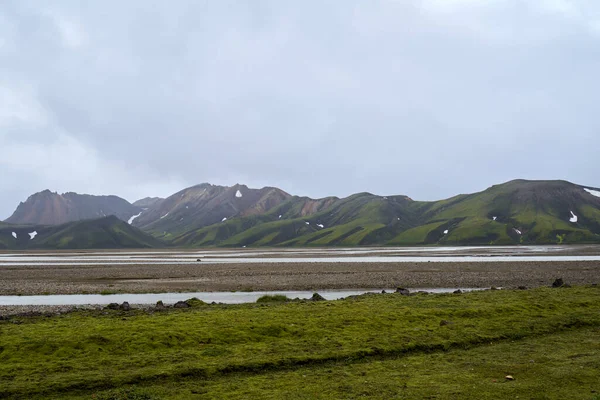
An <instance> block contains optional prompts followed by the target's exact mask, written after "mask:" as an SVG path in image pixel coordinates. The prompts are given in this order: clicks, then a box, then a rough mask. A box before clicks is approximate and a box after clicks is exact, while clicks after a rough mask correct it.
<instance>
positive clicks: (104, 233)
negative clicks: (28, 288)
mask: <svg viewBox="0 0 600 400" xmlns="http://www.w3.org/2000/svg"><path fill="white" fill-rule="evenodd" d="M162 246H163V243H162V242H160V241H159V240H157V239H155V238H153V237H152V236H150V235H148V234H146V233H144V232H142V231H140V230H139V229H137V228H134V227H132V226H130V225H129V224H127V223H126V222H123V221H121V220H120V219H118V218H117V217H115V216H108V217H103V218H99V219H93V220H84V221H76V222H69V223H66V224H62V225H57V226H53V225H10V224H2V225H0V250H2V249H3V250H15V249H18V250H24V249H115V248H154V247H162Z"/></svg>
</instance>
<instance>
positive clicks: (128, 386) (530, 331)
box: [0, 287, 600, 399]
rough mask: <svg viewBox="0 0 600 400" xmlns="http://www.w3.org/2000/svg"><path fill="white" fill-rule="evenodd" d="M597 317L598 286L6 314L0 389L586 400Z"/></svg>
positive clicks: (54, 394)
mask: <svg viewBox="0 0 600 400" xmlns="http://www.w3.org/2000/svg"><path fill="white" fill-rule="evenodd" d="M599 327H600V289H598V288H595V287H588V288H582V287H580V288H568V289H567V288H562V289H536V290H529V291H487V292H476V293H466V294H452V295H435V296H432V295H419V296H413V297H406V296H400V295H396V294H389V295H376V296H363V297H360V298H357V299H350V300H344V301H335V302H307V303H283V304H279V303H272V304H253V305H240V306H200V307H197V308H193V309H187V310H180V311H167V312H154V313H152V314H148V313H145V312H137V313H132V312H129V313H126V312H117V311H114V312H113V311H111V312H106V313H98V312H91V313H85V312H78V313H72V314H66V315H62V316H54V317H35V318H17V319H14V318H13V319H10V320H8V321H1V322H0V397H3V396H4V397H14V398H18V397H22V398H35V397H38V398H63V397H73V398H77V397H82V398H93V397H92V396H96V398H136V397H137V398H154V399H161V398H244V397H246V398H248V397H254V398H256V397H261V398H269V397H270V398H282V397H286V398H315V397H320V398H356V397H361V396H369V397H379V398H390V397H392V398H393V397H412V398H422V397H423V396H434V395H435V396H438V398H453V397H455V398H465V397H469V396H472V397H471V398H486V397H485V396H487V397H488V398H498V395H497V394H498V393H503V395H506V396H508V397H511V398H512V397H514V396H515V395H519V393H522V394H523V396H529V397H526V398H530V397H533V398H555V397H556V398H558V397H557V396H558V395H559V394H561V393H563V394H565V393H567V394H568V393H579V394H581V395H583V394H584V393H583V391H585V390H587V392H586V393H585V395H586V396H587V397H585V396H584V397H581V396H579V397H577V396H573V397H570V398H590V399H593V398H594V396H595V394H593V393H592V390H600V387H594V382H596V379H592V378H591V377H597V376H598V374H599V373H600V354H599V350H600V349H599V346H600V344H599V343H600V332H599V330H598V328H599ZM532 360H533V362H530V361H532ZM506 374H513V375H515V377H516V378H517V380H515V381H513V382H505V381H504V376H505V375H506ZM561 374H562V375H561ZM555 375H561V376H565V377H571V379H566V378H565V379H563V380H562V381H561V382H560V384H555V385H554V386H552V385H548V384H547V383H548V382H546V379H552V378H553V377H554V376H555ZM575 378H576V379H575ZM493 380H496V382H493ZM596 385H597V383H596ZM541 389H544V390H545V391H547V392H548V394H547V396H546V395H545V396H546V397H539V396H540V390H541ZM498 390H503V391H502V392H498ZM504 390H506V391H504ZM284 394H289V396H284ZM494 394H496V395H495V396H494ZM317 395H318V396H317ZM476 395H479V397H476ZM124 396H127V397H124ZM536 396H538V397H536ZM562 398H569V396H566V397H565V395H562Z"/></svg>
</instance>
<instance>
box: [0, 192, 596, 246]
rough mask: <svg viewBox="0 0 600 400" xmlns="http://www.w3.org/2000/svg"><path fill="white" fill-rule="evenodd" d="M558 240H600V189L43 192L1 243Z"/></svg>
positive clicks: (5, 229)
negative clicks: (439, 193)
mask: <svg viewBox="0 0 600 400" xmlns="http://www.w3.org/2000/svg"><path fill="white" fill-rule="evenodd" d="M33 231H37V235H36V236H35V237H34V238H33V239H31V238H29V239H28V237H29V233H31V232H33ZM13 233H14V234H15V235H16V236H17V237H16V238H15V237H14V236H15V235H13ZM552 243H600V189H598V188H595V187H589V186H581V185H577V184H573V183H570V182H566V181H526V180H514V181H510V182H507V183H504V184H500V185H494V186H492V187H490V188H488V189H486V190H484V191H482V192H478V193H473V194H462V195H458V196H455V197H452V198H450V199H445V200H439V201H414V200H412V199H411V198H409V197H407V196H404V195H396V196H378V195H374V194H371V193H357V194H354V195H351V196H349V197H346V198H342V199H340V198H337V197H326V198H322V199H311V198H308V197H299V196H293V195H290V194H288V193H286V192H284V191H283V190H281V189H278V188H275V187H265V188H262V189H251V188H248V187H247V186H245V185H234V186H231V187H227V186H218V185H211V184H208V183H203V184H200V185H197V186H193V187H190V188H187V189H184V190H181V191H180V192H177V193H175V194H173V195H172V196H169V197H168V198H166V199H162V198H145V199H142V200H138V201H136V202H135V203H133V204H130V203H129V202H127V201H126V200H124V199H122V198H119V197H116V196H90V195H79V194H76V193H65V194H62V195H60V194H57V193H52V192H50V191H48V190H46V191H43V192H40V193H36V194H34V195H32V196H30V197H29V198H28V199H27V201H25V202H24V203H21V204H20V205H19V206H18V207H17V209H16V211H15V212H14V214H13V215H12V216H11V217H10V218H8V219H7V220H6V221H5V223H0V248H111V247H160V246H178V247H208V246H231V247H240V246H335V245H339V246H357V245H406V246H409V245H484V244H485V245H511V244H552Z"/></svg>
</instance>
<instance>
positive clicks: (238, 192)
mask: <svg viewBox="0 0 600 400" xmlns="http://www.w3.org/2000/svg"><path fill="white" fill-rule="evenodd" d="M235 197H237V198H238V199H239V198H240V197H242V192H240V191H239V190H238V191H237V192H235Z"/></svg>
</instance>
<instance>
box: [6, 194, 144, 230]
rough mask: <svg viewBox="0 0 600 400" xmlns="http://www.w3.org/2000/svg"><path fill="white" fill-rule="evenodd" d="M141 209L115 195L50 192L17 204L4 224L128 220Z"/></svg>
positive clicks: (55, 223)
mask: <svg viewBox="0 0 600 400" xmlns="http://www.w3.org/2000/svg"><path fill="white" fill-rule="evenodd" d="M140 211H142V210H141V208H140V207H137V206H134V205H132V204H130V203H129V202H128V201H127V200H125V199H122V198H120V197H117V196H91V195H87V194H77V193H64V194H58V193H53V192H51V191H49V190H44V191H43V192H39V193H36V194H34V195H32V196H30V197H29V198H28V199H27V201H25V202H24V203H21V204H19V206H18V207H17V209H16V211H15V212H14V213H13V215H12V216H11V217H10V218H8V219H7V220H6V221H5V222H7V223H10V224H33V225H60V224H64V223H67V222H72V221H81V220H85V219H96V218H101V217H105V216H109V215H115V216H116V217H117V218H119V219H121V220H123V221H127V220H128V219H129V218H131V216H133V215H136V214H139V212H140Z"/></svg>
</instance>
